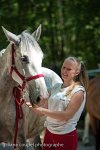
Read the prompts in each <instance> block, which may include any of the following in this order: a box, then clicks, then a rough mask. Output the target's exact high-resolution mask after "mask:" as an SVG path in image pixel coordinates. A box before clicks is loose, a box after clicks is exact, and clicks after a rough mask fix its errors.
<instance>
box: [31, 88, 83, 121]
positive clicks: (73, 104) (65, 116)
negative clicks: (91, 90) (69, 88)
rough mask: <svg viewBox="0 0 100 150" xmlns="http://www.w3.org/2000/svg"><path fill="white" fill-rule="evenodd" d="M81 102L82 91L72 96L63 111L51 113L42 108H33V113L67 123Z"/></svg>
mask: <svg viewBox="0 0 100 150" xmlns="http://www.w3.org/2000/svg"><path fill="white" fill-rule="evenodd" d="M82 102H83V91H79V92H77V93H75V94H74V95H73V97H72V99H71V101H70V103H69V104H68V106H67V108H66V110H65V111H51V110H48V109H46V108H42V107H35V108H33V111H35V112H37V113H42V114H44V115H46V116H49V117H51V118H54V119H57V120H61V121H68V120H69V119H70V118H72V117H73V115H74V114H75V113H76V112H77V110H78V109H79V107H80V105H81V104H82Z"/></svg>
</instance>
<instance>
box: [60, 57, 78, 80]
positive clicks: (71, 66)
mask: <svg viewBox="0 0 100 150" xmlns="http://www.w3.org/2000/svg"><path fill="white" fill-rule="evenodd" d="M77 68H78V64H77V62H74V61H72V60H65V61H64V63H63V65H62V67H61V77H62V79H63V80H64V81H72V80H73V79H74V77H75V76H76V75H78V73H79V71H78V69H77Z"/></svg>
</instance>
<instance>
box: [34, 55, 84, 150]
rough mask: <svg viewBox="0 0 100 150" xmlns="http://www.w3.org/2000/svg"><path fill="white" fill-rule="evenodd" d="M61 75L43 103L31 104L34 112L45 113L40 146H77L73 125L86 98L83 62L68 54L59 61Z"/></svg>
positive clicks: (45, 149)
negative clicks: (38, 104)
mask: <svg viewBox="0 0 100 150" xmlns="http://www.w3.org/2000/svg"><path fill="white" fill-rule="evenodd" d="M61 76H62V79H63V83H61V84H58V83H57V84H55V86H54V87H53V88H52V90H51V94H50V96H49V98H48V101H47V102H48V104H47V105H46V107H45V108H44V105H43V106H41V107H39V106H36V107H34V108H32V107H31V110H33V111H34V112H36V113H38V114H43V115H45V116H47V119H46V122H45V127H46V132H45V137H44V141H43V150H61V149H63V150H67V149H68V150H77V131H76V125H77V122H78V120H79V118H80V116H81V113H82V111H83V109H84V105H85V101H86V86H87V75H86V70H85V66H84V64H81V63H80V61H78V60H77V58H75V57H68V58H67V59H65V61H64V63H63V65H62V68H61ZM58 143H59V145H58V146H57V144H58ZM61 146H62V147H61Z"/></svg>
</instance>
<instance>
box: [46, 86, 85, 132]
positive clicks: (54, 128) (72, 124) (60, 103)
mask: <svg viewBox="0 0 100 150" xmlns="http://www.w3.org/2000/svg"><path fill="white" fill-rule="evenodd" d="M68 88H69V87H66V88H61V84H60V83H57V84H56V85H55V86H54V88H53V89H52V91H51V96H50V97H49V99H48V109H49V110H52V111H64V110H65V109H66V107H67V105H68V104H69V102H70V100H71V98H69V97H68V96H65V93H66V92H67V90H68ZM80 90H82V91H83V92H84V100H83V102H82V104H81V106H80V108H79V109H78V111H77V112H76V113H75V114H74V116H73V117H72V118H71V119H69V120H68V121H67V122H66V121H59V120H57V119H53V118H51V117H47V119H46V121H45V124H44V126H45V127H47V129H48V130H49V131H50V132H51V133H54V134H66V133H69V132H71V131H73V130H75V129H76V125H77V122H78V120H79V118H80V116H81V113H82V111H83V109H84V105H85V101H86V92H85V89H84V87H83V86H81V85H76V86H75V87H74V88H73V90H72V92H71V95H73V94H74V93H76V92H78V91H80Z"/></svg>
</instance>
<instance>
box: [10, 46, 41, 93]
mask: <svg viewBox="0 0 100 150" xmlns="http://www.w3.org/2000/svg"><path fill="white" fill-rule="evenodd" d="M14 52H15V49H14V44H12V65H11V69H10V74H11V76H12V72H13V70H14V71H15V72H16V74H17V75H18V76H19V77H20V78H21V79H22V80H23V84H22V87H21V89H22V91H23V89H24V88H25V84H26V82H28V81H31V80H33V79H38V78H40V77H44V75H43V74H37V75H35V76H30V77H27V78H25V76H23V75H22V74H20V72H19V71H18V70H17V68H16V66H15V59H14Z"/></svg>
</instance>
